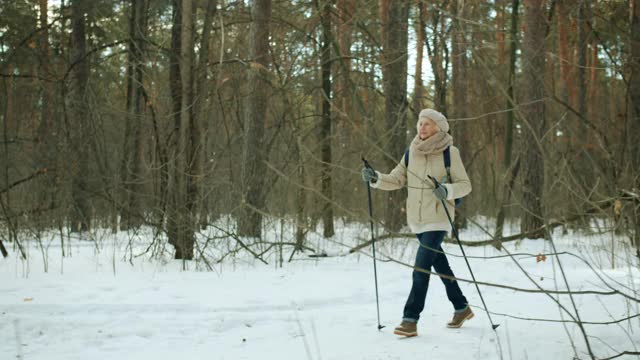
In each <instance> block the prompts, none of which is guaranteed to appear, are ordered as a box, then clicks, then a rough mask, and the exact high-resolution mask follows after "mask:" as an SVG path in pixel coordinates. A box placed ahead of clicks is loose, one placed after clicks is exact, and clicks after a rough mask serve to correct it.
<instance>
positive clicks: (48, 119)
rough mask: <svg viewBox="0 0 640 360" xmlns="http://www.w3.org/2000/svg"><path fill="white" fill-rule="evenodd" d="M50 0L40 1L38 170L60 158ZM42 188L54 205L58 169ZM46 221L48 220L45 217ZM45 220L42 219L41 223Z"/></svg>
mask: <svg viewBox="0 0 640 360" xmlns="http://www.w3.org/2000/svg"><path fill="white" fill-rule="evenodd" d="M48 5H49V4H48V0H40V26H41V28H42V31H41V34H40V73H41V77H42V78H44V81H43V82H42V84H41V86H42V97H41V99H42V100H41V101H42V107H41V109H40V124H39V126H38V130H37V135H36V148H37V150H36V160H35V164H34V167H35V168H36V170H39V169H46V170H50V169H53V168H55V163H56V159H57V148H56V145H57V143H58V141H57V139H58V135H57V134H58V129H57V128H56V125H55V124H56V122H55V120H54V107H55V101H54V99H55V95H54V90H53V81H52V80H53V73H52V68H51V45H50V43H49V27H48ZM42 184H43V185H42V187H41V189H42V190H41V191H40V202H41V203H43V204H47V206H53V202H54V198H55V194H56V191H55V185H56V181H55V172H51V173H48V174H46V175H45V176H44V179H43V182H42ZM45 221H46V220H45ZM42 223H43V222H42Z"/></svg>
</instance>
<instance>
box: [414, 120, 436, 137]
mask: <svg viewBox="0 0 640 360" xmlns="http://www.w3.org/2000/svg"><path fill="white" fill-rule="evenodd" d="M438 130H439V129H438V125H436V122H435V121H433V120H431V119H429V118H422V119H420V130H419V131H418V134H419V135H420V139H421V140H425V139H428V138H430V137H431V136H433V135H434V134H435V133H437V132H438Z"/></svg>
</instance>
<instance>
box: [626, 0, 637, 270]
mask: <svg viewBox="0 0 640 360" xmlns="http://www.w3.org/2000/svg"><path fill="white" fill-rule="evenodd" d="M630 10H631V13H630V18H631V19H630V20H631V21H630V24H631V26H630V29H629V42H630V46H629V47H630V50H631V51H630V57H629V67H630V76H629V90H628V93H629V103H630V107H631V109H630V111H629V112H630V115H631V119H632V120H631V129H632V130H633V131H632V132H631V134H638V133H640V0H631V6H630ZM630 143H631V149H630V150H631V158H632V159H633V160H632V162H633V163H632V164H631V166H632V168H633V171H632V173H633V174H638V173H640V143H639V142H638V141H631V142H630ZM634 182H635V184H633V186H634V187H635V188H636V189H640V176H637V175H636V177H635V179H634ZM634 205H635V231H634V237H635V245H636V251H637V252H636V254H637V255H638V258H640V206H638V205H640V202H638V201H636V202H635V203H634Z"/></svg>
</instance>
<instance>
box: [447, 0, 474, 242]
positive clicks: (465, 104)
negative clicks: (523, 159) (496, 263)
mask: <svg viewBox="0 0 640 360" xmlns="http://www.w3.org/2000/svg"><path fill="white" fill-rule="evenodd" d="M468 7H469V4H468V3H467V2H466V1H465V0H454V1H453V3H452V12H453V14H454V16H453V31H452V32H451V81H452V85H453V89H452V90H453V108H452V110H451V113H450V114H449V116H450V118H453V119H464V118H466V117H467V116H468V113H467V110H468V109H469V103H470V102H469V101H468V100H467V99H468V98H469V97H468V96H467V89H468V88H469V85H468V77H467V66H468V65H467V63H468V62H467V55H466V53H467V41H466V33H467V27H466V26H465V23H464V21H465V20H461V19H467V14H468V11H466V10H467V8H468ZM464 125H465V122H464V121H459V122H452V128H451V133H452V134H453V135H454V139H455V140H456V141H458V143H459V144H460V143H462V144H463V145H462V146H465V145H468V142H466V141H464V142H463V141H461V140H462V139H464V138H465V136H464V135H465V132H466V131H467V127H466V126H464ZM458 146H460V145H458ZM455 223H456V224H455V225H456V228H457V229H463V228H465V227H466V225H467V221H466V216H464V214H460V213H458V214H456V217H455Z"/></svg>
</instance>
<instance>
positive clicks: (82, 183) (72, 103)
mask: <svg viewBox="0 0 640 360" xmlns="http://www.w3.org/2000/svg"><path fill="white" fill-rule="evenodd" d="M88 4H90V2H88V1H85V0H73V1H72V3H71V28H72V35H71V36H72V42H71V66H72V68H71V71H70V74H69V75H70V76H69V78H70V82H69V91H68V93H67V94H66V101H67V109H68V111H69V115H70V118H71V121H70V123H71V124H73V126H72V128H71V129H68V132H69V134H70V135H71V143H70V145H71V148H72V149H76V150H77V151H76V154H77V159H76V162H75V164H73V165H72V169H73V172H72V175H71V176H72V180H71V196H72V205H71V206H72V209H71V216H70V221H71V229H72V231H88V230H89V229H90V208H91V205H90V202H89V193H88V188H87V187H88V181H87V178H88V177H89V156H88V153H89V151H88V148H89V146H88V144H89V140H88V136H89V134H88V126H89V125H88V123H89V121H90V119H89V116H90V112H89V111H88V110H89V109H88V99H87V98H86V96H87V81H88V79H89V61H88V60H87V58H86V56H87V54H86V35H85V12H86V9H87V5H88Z"/></svg>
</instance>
